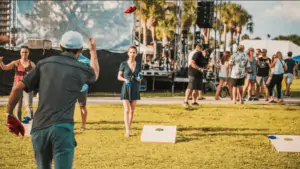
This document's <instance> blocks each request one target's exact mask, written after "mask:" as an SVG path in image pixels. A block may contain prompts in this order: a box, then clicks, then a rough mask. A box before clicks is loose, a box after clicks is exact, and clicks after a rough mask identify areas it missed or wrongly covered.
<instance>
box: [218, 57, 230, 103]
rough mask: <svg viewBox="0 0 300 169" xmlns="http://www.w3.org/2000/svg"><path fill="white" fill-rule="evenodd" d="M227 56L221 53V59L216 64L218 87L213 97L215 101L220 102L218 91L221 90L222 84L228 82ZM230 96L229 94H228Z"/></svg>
mask: <svg viewBox="0 0 300 169" xmlns="http://www.w3.org/2000/svg"><path fill="white" fill-rule="evenodd" d="M229 56H230V55H229V54H228V53H227V52H224V53H223V56H222V58H221V60H220V61H219V64H218V72H219V79H220V80H219V85H218V87H217V91H216V95H215V99H216V100H220V97H219V95H220V91H221V88H222V86H223V84H224V83H225V82H226V83H227V82H228V77H229V63H228V61H229ZM229 88H231V86H229ZM230 95H231V94H230Z"/></svg>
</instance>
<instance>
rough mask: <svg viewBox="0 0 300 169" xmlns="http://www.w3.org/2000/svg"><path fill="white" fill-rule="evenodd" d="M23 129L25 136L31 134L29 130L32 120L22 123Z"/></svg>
mask: <svg viewBox="0 0 300 169" xmlns="http://www.w3.org/2000/svg"><path fill="white" fill-rule="evenodd" d="M22 124H23V126H24V129H25V136H29V137H30V136H31V135H30V132H31V126H32V120H31V121H30V122H29V123H28V124H24V123H22Z"/></svg>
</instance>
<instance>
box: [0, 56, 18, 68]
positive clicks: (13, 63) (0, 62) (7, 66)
mask: <svg viewBox="0 0 300 169" xmlns="http://www.w3.org/2000/svg"><path fill="white" fill-rule="evenodd" d="M2 60H3V57H2V56H0V67H1V69H3V70H12V69H13V68H14V67H15V65H16V61H12V62H10V63H9V64H7V65H5V64H4V63H3V62H2Z"/></svg>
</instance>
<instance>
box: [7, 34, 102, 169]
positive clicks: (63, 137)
mask: <svg viewBox="0 0 300 169" xmlns="http://www.w3.org/2000/svg"><path fill="white" fill-rule="evenodd" d="M83 42H84V41H83V37H82V35H81V34H80V33H78V32H75V31H68V32H66V33H65V34H64V35H63V36H62V38H61V41H60V48H61V50H62V51H63V52H62V53H61V54H59V55H54V56H51V57H47V58H45V59H43V60H40V61H39V62H38V63H37V65H36V67H35V68H34V69H32V70H31V71H30V72H29V73H28V74H27V75H26V76H25V77H24V79H23V80H22V81H19V82H18V83H17V84H16V85H15V86H14V88H13V89H12V91H11V93H10V97H9V100H8V105H7V120H9V119H11V118H13V117H14V115H13V114H12V112H13V109H14V107H15V106H16V104H17V102H18V100H19V99H20V97H21V94H22V91H23V90H25V91H26V92H31V91H33V90H36V89H39V103H38V108H37V111H36V112H35V114H34V120H33V124H32V129H31V137H32V138H31V139H32V145H33V150H34V156H35V161H36V164H37V168H38V169H42V168H43V169H45V168H51V163H52V161H54V166H55V168H63V169H71V168H72V164H73V158H74V149H75V147H76V141H75V137H74V110H75V104H76V102H77V99H78V96H79V94H80V90H81V88H82V86H83V85H84V84H86V83H87V84H89V83H94V82H95V81H96V80H97V79H98V76H99V64H98V58H97V53H96V39H94V38H90V56H91V57H90V60H91V63H90V65H86V64H84V63H81V62H79V61H78V60H77V58H78V57H79V55H80V54H81V53H82V50H83ZM53 82H55V83H53ZM8 122H9V121H7V124H9V123H8Z"/></svg>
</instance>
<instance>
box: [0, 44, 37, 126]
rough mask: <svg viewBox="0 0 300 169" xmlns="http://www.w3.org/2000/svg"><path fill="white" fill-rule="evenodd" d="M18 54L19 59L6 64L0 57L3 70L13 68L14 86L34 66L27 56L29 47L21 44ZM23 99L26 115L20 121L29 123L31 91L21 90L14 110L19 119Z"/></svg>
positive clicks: (30, 118)
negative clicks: (19, 55)
mask: <svg viewBox="0 0 300 169" xmlns="http://www.w3.org/2000/svg"><path fill="white" fill-rule="evenodd" d="M20 54H21V59H18V60H15V61H12V62H10V63H9V64H7V65H4V64H3V62H2V59H3V57H0V67H1V68H2V69H3V70H5V71H8V70H12V69H15V76H14V83H13V86H15V85H16V84H17V83H18V82H19V81H21V80H23V78H24V76H25V75H26V74H28V73H29V72H30V71H31V70H32V69H33V68H34V67H35V64H34V63H33V62H32V61H31V60H29V58H28V56H29V48H28V47H27V46H21V50H20ZM23 99H24V105H25V110H26V112H27V116H25V117H24V119H23V120H22V123H25V124H27V123H29V121H30V120H32V119H33V108H32V101H33V92H25V91H23V92H22V95H21V97H20V100H19V101H18V103H17V105H16V112H17V117H18V119H19V120H21V119H22V105H23Z"/></svg>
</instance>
